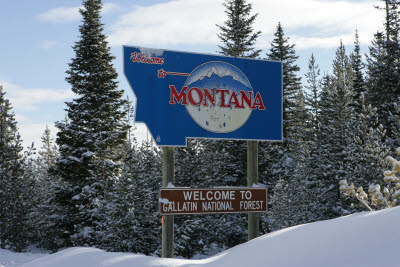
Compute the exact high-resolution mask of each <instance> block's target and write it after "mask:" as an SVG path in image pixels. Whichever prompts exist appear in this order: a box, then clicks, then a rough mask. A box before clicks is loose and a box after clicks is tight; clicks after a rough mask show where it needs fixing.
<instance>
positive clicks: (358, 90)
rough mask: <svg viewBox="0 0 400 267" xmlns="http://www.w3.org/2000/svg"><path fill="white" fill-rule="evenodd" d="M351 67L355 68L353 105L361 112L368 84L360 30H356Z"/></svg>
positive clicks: (355, 110) (356, 110)
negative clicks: (365, 76) (362, 99)
mask: <svg viewBox="0 0 400 267" xmlns="http://www.w3.org/2000/svg"><path fill="white" fill-rule="evenodd" d="M351 67H352V69H353V75H354V78H353V96H352V97H353V104H352V105H351V106H352V107H353V109H354V112H355V113H356V114H358V113H360V112H361V105H360V104H361V102H362V101H361V95H364V96H365V93H366V90H367V88H366V86H365V79H364V75H363V69H364V63H363V62H362V60H361V52H360V40H359V37H358V30H356V35H355V41H354V51H353V53H352V54H351Z"/></svg>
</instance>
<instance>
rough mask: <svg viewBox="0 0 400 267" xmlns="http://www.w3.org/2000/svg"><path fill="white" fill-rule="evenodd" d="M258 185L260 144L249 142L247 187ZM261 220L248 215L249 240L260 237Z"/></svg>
mask: <svg viewBox="0 0 400 267" xmlns="http://www.w3.org/2000/svg"><path fill="white" fill-rule="evenodd" d="M255 184H258V142H257V141H247V186H248V187H252V186H253V185H255ZM258 235H259V218H258V214H256V213H249V214H248V237H247V238H248V240H251V239H253V238H256V237H258Z"/></svg>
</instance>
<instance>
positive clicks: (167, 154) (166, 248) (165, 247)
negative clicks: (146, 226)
mask: <svg viewBox="0 0 400 267" xmlns="http://www.w3.org/2000/svg"><path fill="white" fill-rule="evenodd" d="M162 151H163V155H162V160H163V180H162V186H163V187H168V186H169V185H172V184H173V183H174V177H175V168H174V167H175V166H174V165H175V155H174V148H173V147H163V148H162ZM163 222H164V223H163V225H162V241H161V256H162V257H163V258H173V257H174V215H166V216H163Z"/></svg>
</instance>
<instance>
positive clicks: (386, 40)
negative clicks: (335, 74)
mask: <svg viewBox="0 0 400 267" xmlns="http://www.w3.org/2000/svg"><path fill="white" fill-rule="evenodd" d="M383 2H384V4H385V6H384V8H382V10H383V11H384V12H385V24H384V26H385V30H384V32H377V33H376V34H375V36H374V40H373V41H372V45H371V46H370V48H369V50H370V53H369V55H367V67H368V68H367V73H368V80H367V85H368V94H367V97H368V98H367V100H368V102H369V103H371V104H372V105H373V106H374V107H377V108H378V114H379V121H380V122H381V123H382V124H383V126H384V128H385V129H386V131H387V137H388V138H389V140H390V141H391V142H392V143H393V146H396V145H398V143H397V141H396V140H394V139H395V127H396V126H395V123H396V122H395V121H396V119H395V118H394V116H396V114H395V113H396V112H397V110H396V109H397V108H396V106H395V104H394V103H395V102H396V101H397V100H398V97H399V93H400V63H399V62H400V43H399V30H400V26H399V21H400V16H399V3H400V2H399V1H397V0H383Z"/></svg>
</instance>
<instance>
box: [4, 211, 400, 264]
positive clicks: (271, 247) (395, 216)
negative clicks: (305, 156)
mask: <svg viewBox="0 0 400 267" xmlns="http://www.w3.org/2000/svg"><path fill="white" fill-rule="evenodd" d="M399 221H400V207H396V208H391V209H385V210H382V211H373V212H362V213H358V214H354V215H349V216H345V217H341V218H337V219H333V220H327V221H322V222H316V223H311V224H304V225H300V226H295V227H291V228H287V229H283V230H280V231H276V232H273V233H270V234H267V235H264V236H260V237H259V238H256V239H254V240H252V241H250V242H247V243H244V244H241V245H238V246H236V247H234V248H231V249H229V250H226V251H224V252H222V253H219V254H217V255H215V256H213V257H209V258H206V259H200V260H194V259H192V260H185V259H162V258H158V257H150V256H144V255H140V254H133V253H115V252H114V253H111V252H105V251H103V250H100V249H97V248H81V247H77V248H70V249H66V250H63V251H60V252H57V253H55V254H50V255H46V256H42V257H40V258H38V259H35V260H33V258H35V257H32V258H29V257H30V256H29V254H26V253H23V254H18V253H11V252H8V251H5V250H0V266H5V267H10V266H16V265H17V264H18V262H20V263H21V262H22V261H26V263H25V264H23V265H21V267H54V266H57V267H70V266H74V267H80V266H82V267H83V266H85V267H91V266H105V267H125V266H143V267H146V266H153V267H154V266H155V267H157V266H160V267H161V266H177V267H180V266H185V267H189V266H193V267H195V266H201V267H202V266H209V267H211V266H230V267H239V266H279V267H289V266H290V267H302V266H307V267H320V266H324V267H338V266H340V267H350V266H351V267H353V266H363V267H376V266H399V259H398V250H399V245H398V240H399V239H400V232H399V231H397V230H396V229H397V228H398V222H399ZM191 238H195V237H191ZM3 255H5V257H2V256H3ZM28 261H29V262H28Z"/></svg>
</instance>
